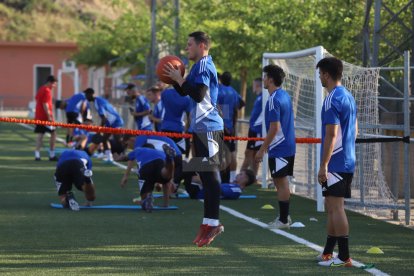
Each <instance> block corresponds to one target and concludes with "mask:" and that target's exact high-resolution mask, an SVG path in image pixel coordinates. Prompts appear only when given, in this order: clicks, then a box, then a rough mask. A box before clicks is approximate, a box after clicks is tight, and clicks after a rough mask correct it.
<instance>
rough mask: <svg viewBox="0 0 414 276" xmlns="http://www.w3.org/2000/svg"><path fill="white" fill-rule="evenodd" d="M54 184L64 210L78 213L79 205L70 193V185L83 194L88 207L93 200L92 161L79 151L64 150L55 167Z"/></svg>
mask: <svg viewBox="0 0 414 276" xmlns="http://www.w3.org/2000/svg"><path fill="white" fill-rule="evenodd" d="M55 184H56V189H57V191H58V195H59V198H60V202H61V203H62V206H63V207H64V208H69V209H71V210H72V211H79V204H78V202H77V201H76V199H75V197H74V195H73V193H72V185H75V187H76V188H77V189H78V190H79V191H82V192H84V194H85V198H86V200H87V201H88V202H87V205H88V206H90V205H91V202H92V201H94V200H95V185H94V184H93V181H92V161H91V159H90V158H89V156H88V154H87V153H86V152H84V151H81V150H66V151H64V152H63V153H62V155H60V157H59V161H58V163H57V165H56V172H55Z"/></svg>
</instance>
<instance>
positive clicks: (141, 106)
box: [131, 94, 152, 130]
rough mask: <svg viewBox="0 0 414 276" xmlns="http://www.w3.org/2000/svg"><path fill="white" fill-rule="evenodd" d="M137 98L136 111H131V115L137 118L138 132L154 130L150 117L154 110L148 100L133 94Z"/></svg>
mask: <svg viewBox="0 0 414 276" xmlns="http://www.w3.org/2000/svg"><path fill="white" fill-rule="evenodd" d="M132 97H133V98H134V97H135V110H131V115H132V116H134V118H135V123H136V125H137V129H138V130H152V123H151V120H150V116H149V115H151V113H152V109H151V107H150V104H149V102H148V100H147V98H146V97H145V96H143V95H140V94H133V95H132Z"/></svg>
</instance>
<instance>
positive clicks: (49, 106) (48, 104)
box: [34, 76, 57, 161]
mask: <svg viewBox="0 0 414 276" xmlns="http://www.w3.org/2000/svg"><path fill="white" fill-rule="evenodd" d="M56 83H57V79H56V78H55V77H54V76H49V77H47V79H46V84H45V85H42V86H41V87H40V88H39V90H38V91H37V94H36V113H35V120H42V121H50V122H53V121H54V119H53V103H52V95H53V94H52V89H53V88H55V87H56ZM34 132H35V133H37V138H36V150H35V160H36V161H40V148H41V147H42V144H43V136H44V134H45V133H46V132H48V133H50V143H49V145H50V151H49V160H50V161H57V157H56V156H55V141H56V132H55V127H53V126H45V125H36V127H35V129H34Z"/></svg>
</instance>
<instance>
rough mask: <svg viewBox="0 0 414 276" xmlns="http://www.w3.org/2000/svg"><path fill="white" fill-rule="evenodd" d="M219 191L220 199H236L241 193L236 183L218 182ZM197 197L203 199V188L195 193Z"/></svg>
mask: <svg viewBox="0 0 414 276" xmlns="http://www.w3.org/2000/svg"><path fill="white" fill-rule="evenodd" d="M220 193H221V198H222V199H238V198H239V197H240V195H241V194H242V189H241V188H240V186H239V185H238V184H227V183H222V184H220ZM197 198H198V199H204V189H201V190H200V191H199V192H198V194H197Z"/></svg>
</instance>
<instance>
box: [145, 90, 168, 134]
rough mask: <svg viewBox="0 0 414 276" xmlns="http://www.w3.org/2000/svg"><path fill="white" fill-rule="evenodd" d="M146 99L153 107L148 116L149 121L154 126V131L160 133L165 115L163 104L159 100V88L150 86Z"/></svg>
mask: <svg viewBox="0 0 414 276" xmlns="http://www.w3.org/2000/svg"><path fill="white" fill-rule="evenodd" d="M145 96H146V98H147V99H148V101H149V102H150V103H151V104H152V105H153V111H152V113H151V114H150V115H149V118H150V121H151V122H152V123H153V124H154V130H155V131H160V126H161V123H162V120H163V119H164V115H165V108H164V104H163V102H162V100H161V87H159V86H152V87H150V88H149V89H148V90H147V91H146V93H145Z"/></svg>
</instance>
